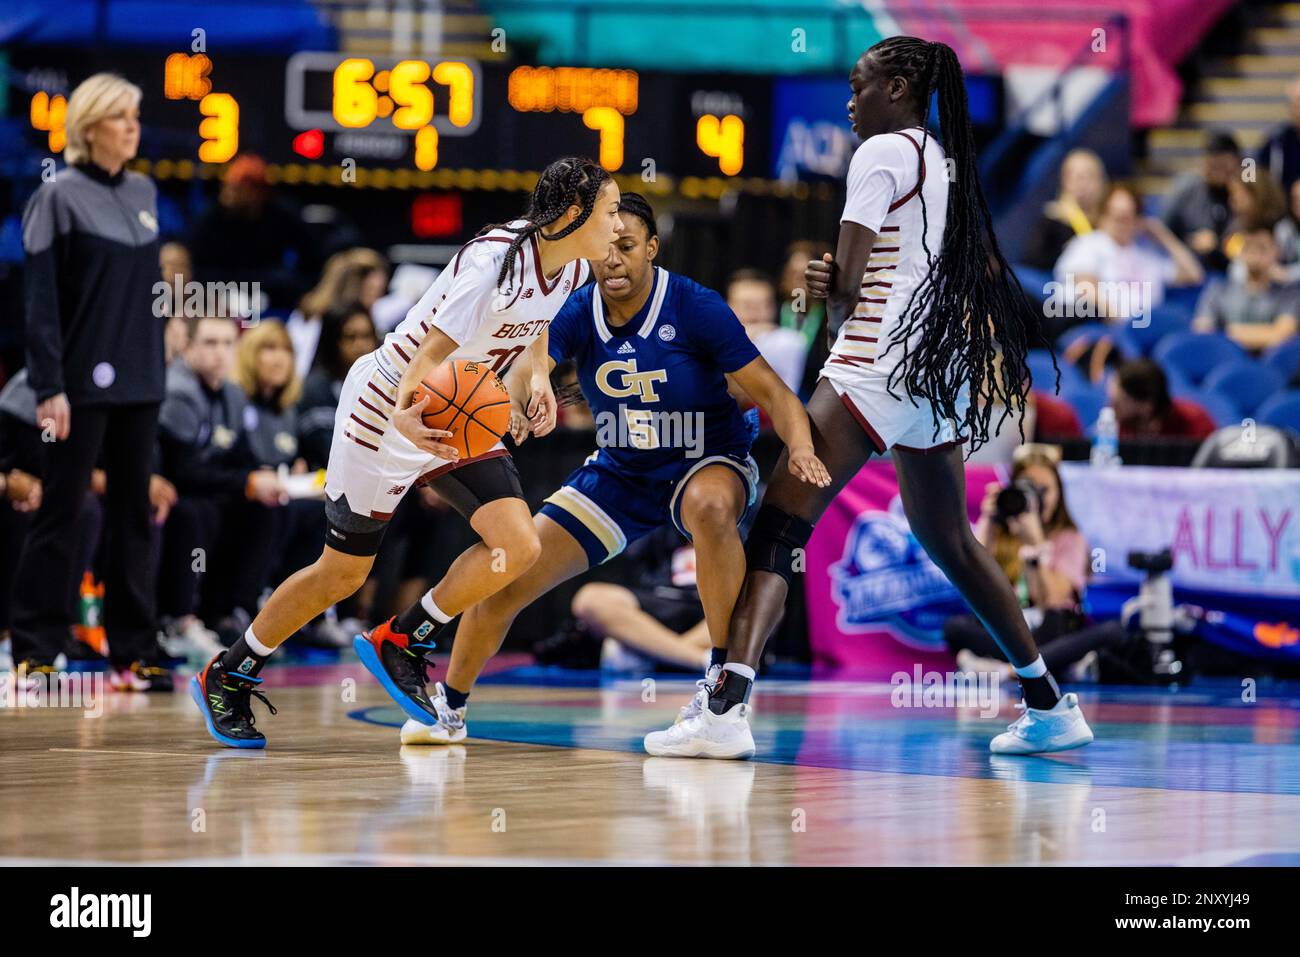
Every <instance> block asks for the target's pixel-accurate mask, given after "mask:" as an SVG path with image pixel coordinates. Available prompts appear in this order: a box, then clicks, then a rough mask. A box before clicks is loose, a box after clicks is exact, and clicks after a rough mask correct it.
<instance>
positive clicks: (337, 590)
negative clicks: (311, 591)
mask: <svg viewBox="0 0 1300 957" xmlns="http://www.w3.org/2000/svg"><path fill="white" fill-rule="evenodd" d="M373 564H374V558H373V556H367V557H361V556H355V555H344V554H343V553H341V552H336V551H333V550H332V549H328V548H327V549H326V550H325V551H324V553H323V554H322V555H321V557H320V558H318V559H317V560H316V565H315V567H314V569H313V572H314V575H315V578H316V580H317V582H318V583H319V585H320V587H321V588H322V589H323V590H324V591H325V592H326V593H327V594H328V595H329V596H330V598H331V600H332V601H342V600H343V599H344V598H347V597H349V596H351V595H355V594H356V593H357V592H358V591H360V590H361V586H362V585H364V584H365V583H366V578H368V577H369V575H370V567H371V565H373Z"/></svg>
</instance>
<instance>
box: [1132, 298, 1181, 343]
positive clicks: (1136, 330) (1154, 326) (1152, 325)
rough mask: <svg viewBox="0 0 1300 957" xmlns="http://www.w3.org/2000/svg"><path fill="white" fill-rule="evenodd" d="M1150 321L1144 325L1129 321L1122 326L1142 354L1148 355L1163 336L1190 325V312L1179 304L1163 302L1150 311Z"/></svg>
mask: <svg viewBox="0 0 1300 957" xmlns="http://www.w3.org/2000/svg"><path fill="white" fill-rule="evenodd" d="M1150 319H1151V321H1150V322H1149V323H1147V324H1146V325H1145V326H1140V325H1138V324H1137V323H1135V322H1130V323H1129V324H1128V325H1126V326H1125V327H1124V330H1125V332H1126V333H1127V334H1128V337H1129V339H1130V340H1131V341H1132V342H1133V343H1134V344H1136V345H1137V347H1138V348H1139V349H1141V350H1142V355H1144V356H1149V355H1151V353H1152V351H1153V350H1154V349H1155V347H1156V343H1158V342H1159V341H1160V340H1161V339H1163V338H1164V337H1165V336H1167V335H1170V334H1171V333H1175V332H1186V331H1187V330H1188V329H1190V328H1191V327H1192V314H1191V312H1190V311H1188V310H1187V309H1184V308H1183V307H1182V306H1180V305H1174V304H1171V303H1164V304H1163V305H1159V306H1154V307H1152V309H1151V313H1150Z"/></svg>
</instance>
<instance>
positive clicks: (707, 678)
mask: <svg viewBox="0 0 1300 957" xmlns="http://www.w3.org/2000/svg"><path fill="white" fill-rule="evenodd" d="M720 674H722V665H709V670H708V671H706V672H704V677H703V678H701V679H700V680H699V681H697V682H695V689H696V690H695V694H694V695H692V696H691V700H690V701H688V702H686V704H684V705H682V710H681V711H679V712H677V719H676V720H675V721H673V724H681V723H682V722H683V721H689V720H690V719H691V718H694V717H696V716H697V715H699V713H700V712H701V711H704V710H705V709H707V708H708V706H709V692H710V691H712V690H713V686H714V685H715V684H717V683H718V675H720Z"/></svg>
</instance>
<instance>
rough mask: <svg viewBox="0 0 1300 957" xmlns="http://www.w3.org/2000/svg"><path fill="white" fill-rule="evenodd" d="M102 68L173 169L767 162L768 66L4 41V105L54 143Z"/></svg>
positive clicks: (722, 169) (36, 143)
mask: <svg viewBox="0 0 1300 957" xmlns="http://www.w3.org/2000/svg"><path fill="white" fill-rule="evenodd" d="M98 70H112V71H114V72H117V73H120V74H122V75H123V76H125V77H126V78H127V79H129V80H131V81H132V82H134V83H136V84H137V85H138V86H140V87H141V89H142V90H143V91H144V99H143V102H142V104H141V116H142V123H143V131H142V141H141V148H140V155H141V157H142V158H144V159H147V160H149V161H151V162H152V163H154V164H156V163H158V162H159V161H167V162H169V163H170V164H172V165H171V167H170V168H186V169H189V168H195V169H197V167H200V166H202V165H204V164H208V165H213V164H221V163H224V162H226V161H228V160H229V159H231V158H232V157H233V156H234V155H235V154H236V153H239V152H255V153H258V154H259V155H261V156H263V157H264V158H266V159H267V160H268V161H269V162H271V163H275V164H283V165H287V166H295V165H297V166H302V165H312V164H320V165H324V166H326V167H331V168H332V167H337V166H339V165H340V164H344V163H347V162H351V163H353V164H355V165H356V166H358V167H362V168H369V169H372V170H374V169H378V170H386V171H389V172H390V173H396V172H399V171H401V170H406V171H408V173H411V174H415V173H420V172H424V173H428V172H430V171H434V170H447V169H454V170H459V171H465V170H474V171H502V172H504V171H529V170H533V171H535V170H540V169H541V168H542V167H543V166H545V165H546V163H548V162H549V161H550V160H551V159H554V158H555V157H557V156H560V155H565V154H570V153H577V154H584V155H589V156H592V157H593V158H597V159H598V160H599V161H600V162H601V164H602V165H604V166H605V167H606V168H607V169H609V170H610V171H611V172H618V173H624V174H628V175H640V176H641V177H642V178H643V179H645V180H647V181H653V180H655V179H656V178H657V177H658V176H660V175H667V176H670V177H673V178H682V177H700V178H704V177H707V178H714V179H716V178H721V179H724V180H725V179H727V178H731V177H746V178H754V177H766V176H768V175H769V173H770V169H771V158H770V155H769V150H770V139H771V131H770V114H771V101H772V89H771V87H772V80H771V79H770V78H765V77H754V76H742V75H735V74H681V73H656V72H645V71H636V70H631V69H620V68H617V67H611V68H608V69H596V68H588V67H565V66H555V67H552V66H546V65H523V66H518V65H516V66H511V65H504V64H499V63H480V62H477V61H475V60H473V59H469V58H464V57H451V58H446V59H435V58H427V59H425V58H419V57H406V58H402V57H389V58H382V57H372V56H363V55H355V54H348V53H336V52H310V51H308V52H300V53H296V54H293V55H292V56H289V57H283V56H266V55H252V54H242V53H241V54H231V55H229V56H225V55H222V54H221V53H219V52H207V51H192V50H177V51H172V52H165V53H146V52H138V51H137V52H125V53H113V54H112V55H111V56H106V55H100V54H96V53H93V52H85V51H75V52H74V51H69V50H62V49H53V48H50V49H41V48H26V49H19V50H14V51H12V52H11V54H10V56H9V65H8V70H7V86H8V103H9V111H10V113H11V114H17V113H21V114H24V115H25V116H26V117H27V119H28V127H29V129H28V134H29V139H28V142H29V144H30V145H31V147H32V149H33V151H34V152H37V153H46V154H49V155H54V154H57V153H58V152H59V151H61V150H62V148H63V143H62V132H61V129H60V123H61V122H62V111H63V110H65V109H66V97H67V95H68V93H69V92H70V91H71V88H72V87H75V85H76V83H77V82H79V81H80V80H81V79H83V78H85V77H86V76H88V75H90V74H91V73H93V72H96V71H98ZM183 164H188V165H184V166H183ZM363 185H364V184H363Z"/></svg>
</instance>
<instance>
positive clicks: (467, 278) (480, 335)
mask: <svg viewBox="0 0 1300 957" xmlns="http://www.w3.org/2000/svg"><path fill="white" fill-rule="evenodd" d="M510 225H511V226H522V225H524V223H523V221H522V220H516V221H515V222H512V223H510ZM515 236H516V234H514V233H511V232H509V231H507V230H504V229H493V230H491V231H490V232H487V233H485V234H484V235H482V236H479V237H478V238H476V239H471V240H470V241H469V242H468V243H466V244H465V245H464V246H462V247H461V249H460V252H458V253H457V254H456V257H455V258H454V259H453V260H452V261H451V262H450V263H448V264H447V268H446V269H444V270H443V271H442V272H441V273H440V274H439V275H438V278H437V279H436V280H434V283H433V285H432V286H430V287H429V290H428V291H427V292H426V293H425V294H424V295H423V296H421V297H420V301H419V302H417V303H416V304H415V305H414V306H413V307H412V308H411V310H410V311H409V312H408V313H407V314H406V318H405V319H403V320H402V321H401V322H400V323H399V324H398V325H397V327H396V328H395V329H394V330H393V331H392V332H390V333H389V334H388V335H387V336H385V337H384V343H383V345H382V346H380V347H379V350H378V358H379V364H380V366H381V368H384V369H385V371H387V372H389V373H391V375H392V376H393V381H394V383H396V380H397V379H399V378H400V377H401V375H402V373H403V372H404V371H405V370H406V367H407V365H409V364H410V361H411V356H413V355H415V350H416V349H418V348H419V346H420V343H421V342H422V341H423V340H424V337H425V336H426V335H427V334H428V332H429V330H430V329H431V328H432V327H434V326H436V327H437V328H438V329H440V330H442V331H443V332H444V333H446V334H447V335H448V336H450V337H451V338H452V339H453V340H455V342H456V343H457V348H456V350H455V351H454V352H452V354H451V356H450V358H451V359H468V360H471V361H474V362H483V363H487V364H488V365H490V366H491V367H492V371H493V372H495V373H496V374H497V375H499V376H504V375H505V373H506V370H507V369H509V368H510V365H511V363H513V362H514V361H515V359H517V358H518V357H519V356H520V355H521V354H523V352H524V350H526V349H527V348H528V347H529V346H530V345H532V344H533V342H535V341H536V340H537V338H538V336H540V335H541V334H542V333H543V332H544V331H545V330H546V328H547V327H548V326H549V325H550V324H551V320H552V319H554V318H555V314H556V313H558V312H559V311H560V307H561V306H563V305H564V301H565V300H566V299H568V298H569V294H570V293H571V292H573V290H575V289H577V288H578V287H579V286H581V285H582V284H583V283H584V282H585V281H586V279H587V275H588V266H587V262H586V260H584V259H578V260H574V261H573V262H571V263H568V264H567V265H566V266H565V267H564V268H563V269H561V270H560V272H559V274H558V275H556V276H555V277H553V278H552V279H550V280H548V279H547V277H545V276H543V275H542V267H541V261H540V257H539V255H538V239H537V237H536V235H532V236H529V237H528V239H526V240H525V241H524V244H523V245H522V246H521V247H520V248H519V254H518V256H516V257H515V264H514V268H513V270H512V272H511V276H510V277H509V280H508V281H507V282H506V283H504V284H503V285H502V287H501V288H500V289H498V288H497V276H498V275H499V274H500V272H501V264H502V263H503V262H504V261H505V256H506V249H507V247H508V246H509V244H510V242H511V241H512V240H513V239H514V238H515ZM507 287H509V294H507V293H506V291H505V290H506V288H507Z"/></svg>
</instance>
